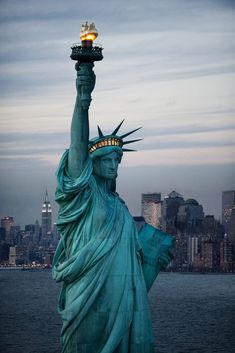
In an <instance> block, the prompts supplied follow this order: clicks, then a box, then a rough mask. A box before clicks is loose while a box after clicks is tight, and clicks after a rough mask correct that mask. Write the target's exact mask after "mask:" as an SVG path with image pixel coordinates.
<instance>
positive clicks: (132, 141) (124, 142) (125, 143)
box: [123, 139, 143, 145]
mask: <svg viewBox="0 0 235 353" xmlns="http://www.w3.org/2000/svg"><path fill="white" fill-rule="evenodd" d="M142 140H143V139H137V140H129V141H123V145H127V144H128V143H134V142H138V141H142Z"/></svg>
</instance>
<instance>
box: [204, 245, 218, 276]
mask: <svg viewBox="0 0 235 353" xmlns="http://www.w3.org/2000/svg"><path fill="white" fill-rule="evenodd" d="M202 260H203V267H204V269H205V270H207V271H213V270H216V269H217V268H216V267H217V252H216V243H215V242H214V241H212V240H210V239H209V240H206V241H204V242H203V243H202Z"/></svg>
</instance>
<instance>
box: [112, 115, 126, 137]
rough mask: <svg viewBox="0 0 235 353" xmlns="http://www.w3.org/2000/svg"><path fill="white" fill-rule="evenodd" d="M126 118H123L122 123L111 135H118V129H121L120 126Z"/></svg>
mask: <svg viewBox="0 0 235 353" xmlns="http://www.w3.org/2000/svg"><path fill="white" fill-rule="evenodd" d="M124 120H125V119H123V120H122V121H121V122H120V124H119V125H118V126H117V127H116V129H115V130H114V131H113V132H112V134H111V135H116V134H117V132H118V130H119V129H120V127H121V126H122V124H123V121H124Z"/></svg>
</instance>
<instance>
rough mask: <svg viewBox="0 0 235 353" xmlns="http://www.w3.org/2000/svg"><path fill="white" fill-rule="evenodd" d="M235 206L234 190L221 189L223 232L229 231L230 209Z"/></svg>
mask: <svg viewBox="0 0 235 353" xmlns="http://www.w3.org/2000/svg"><path fill="white" fill-rule="evenodd" d="M233 207H235V190H228V191H223V193H222V224H223V226H224V229H225V232H226V233H228V232H229V226H230V218H231V214H232V209H233Z"/></svg>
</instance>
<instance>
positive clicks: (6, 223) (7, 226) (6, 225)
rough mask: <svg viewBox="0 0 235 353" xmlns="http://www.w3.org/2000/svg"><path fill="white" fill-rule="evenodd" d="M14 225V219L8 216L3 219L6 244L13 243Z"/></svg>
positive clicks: (2, 224)
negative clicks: (12, 232) (12, 228)
mask: <svg viewBox="0 0 235 353" xmlns="http://www.w3.org/2000/svg"><path fill="white" fill-rule="evenodd" d="M13 225H14V219H13V217H10V216H6V217H4V218H2V219H1V227H2V228H4V229H5V240H6V242H7V243H8V242H10V241H11V237H10V235H11V227H12V226H13Z"/></svg>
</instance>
